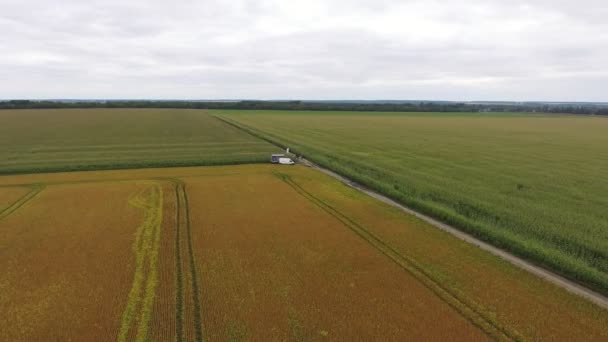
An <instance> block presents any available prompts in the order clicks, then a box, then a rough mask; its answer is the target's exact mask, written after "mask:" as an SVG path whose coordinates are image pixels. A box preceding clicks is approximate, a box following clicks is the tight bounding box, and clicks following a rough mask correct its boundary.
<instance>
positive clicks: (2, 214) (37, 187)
mask: <svg viewBox="0 0 608 342" xmlns="http://www.w3.org/2000/svg"><path fill="white" fill-rule="evenodd" d="M28 186H29V187H30V188H31V190H30V191H29V192H28V193H27V194H25V195H23V196H22V197H21V198H19V199H18V200H17V201H15V202H14V203H13V204H11V205H9V206H8V207H7V208H5V209H4V210H2V211H0V220H2V219H4V218H6V217H7V216H9V215H10V214H12V213H14V212H15V211H17V210H18V209H19V208H21V207H22V206H23V205H24V204H26V203H27V202H29V201H30V200H32V199H33V198H34V197H36V195H38V194H39V193H40V192H41V191H42V190H44V188H45V185H44V184H29V185H28Z"/></svg>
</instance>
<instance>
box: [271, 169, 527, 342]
mask: <svg viewBox="0 0 608 342" xmlns="http://www.w3.org/2000/svg"><path fill="white" fill-rule="evenodd" d="M274 174H275V176H277V177H278V178H279V179H281V180H282V181H283V182H285V183H286V184H287V185H289V186H290V187H291V188H293V189H294V190H295V191H296V192H297V193H298V194H299V195H301V196H303V197H304V198H306V199H307V200H308V201H310V202H311V203H312V204H314V205H315V206H317V207H319V208H320V209H322V210H323V211H325V212H326V213H328V214H329V215H331V216H333V217H334V218H336V219H337V220H338V221H340V222H341V223H342V224H343V225H345V226H346V227H347V228H349V229H350V230H352V231H353V232H354V233H355V234H357V235H358V236H359V237H360V238H362V239H363V240H365V241H366V242H367V243H368V244H370V245H371V247H373V248H375V249H376V250H378V251H379V252H380V253H382V254H383V255H385V256H386V257H388V258H389V259H391V261H393V262H395V263H396V264H397V265H398V266H399V267H400V268H402V269H403V270H405V271H407V272H409V273H410V274H411V275H412V276H413V277H414V278H416V279H417V280H418V281H420V282H421V283H422V284H423V285H424V286H425V287H426V288H428V289H429V290H431V291H432V292H433V293H434V294H435V295H437V296H438V297H439V298H440V299H441V300H442V301H443V302H445V303H446V304H448V305H449V306H451V307H452V308H453V309H454V310H456V311H457V312H458V313H459V314H460V315H462V316H463V317H464V318H465V319H467V320H468V321H469V322H471V323H472V324H473V325H475V326H477V327H478V328H479V329H481V330H482V331H483V332H485V333H486V334H487V335H488V336H490V337H492V338H493V339H495V340H500V341H520V340H522V337H521V336H519V334H517V333H516V332H513V331H511V330H510V329H509V328H507V327H505V326H503V325H501V324H500V323H499V322H497V321H496V320H495V319H493V318H492V317H491V316H490V315H488V314H487V313H486V312H485V311H484V308H483V307H481V306H480V305H478V304H476V303H474V302H472V301H470V300H468V299H467V298H465V297H463V296H459V295H458V294H457V293H455V292H454V291H452V290H450V289H449V288H447V287H445V286H443V285H442V284H441V283H440V282H438V281H437V280H435V279H434V278H433V277H432V276H431V275H430V274H428V272H426V271H425V270H424V268H423V267H421V266H420V265H418V263H417V262H416V261H415V260H413V259H411V258H410V257H408V256H406V255H403V254H402V253H400V252H398V251H396V250H395V249H394V248H392V247H391V246H390V245H388V244H387V243H385V242H384V241H382V240H381V239H380V238H379V237H377V236H376V235H374V234H373V233H372V232H370V231H369V230H368V229H367V228H365V227H364V226H362V225H361V224H359V223H357V222H356V221H354V220H353V219H351V218H350V217H348V216H347V215H345V214H343V213H342V212H340V211H339V210H337V209H335V208H334V207H332V206H331V205H329V204H328V203H326V202H325V201H323V200H321V199H319V198H318V197H316V196H315V195H313V194H311V193H310V192H308V191H307V190H306V189H304V188H302V186H300V185H299V184H298V183H296V182H295V181H294V180H293V179H291V177H290V176H289V175H287V174H283V173H279V172H274Z"/></svg>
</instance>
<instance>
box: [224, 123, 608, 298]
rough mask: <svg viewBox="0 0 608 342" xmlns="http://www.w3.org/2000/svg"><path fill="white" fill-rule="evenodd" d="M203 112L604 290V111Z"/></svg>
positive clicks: (607, 282) (607, 279)
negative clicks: (592, 113) (586, 113)
mask: <svg viewBox="0 0 608 342" xmlns="http://www.w3.org/2000/svg"><path fill="white" fill-rule="evenodd" d="M213 114H214V115H218V116H220V117H221V118H223V119H224V120H228V121H229V122H231V123H233V124H236V125H239V126H241V127H242V128H244V129H246V130H249V131H250V132H252V133H253V134H256V135H259V136H262V137H264V138H266V139H268V140H270V141H274V142H277V143H279V144H282V145H285V146H289V147H291V149H292V151H294V152H296V153H299V154H303V155H304V156H306V157H307V158H309V159H311V160H312V161H315V162H317V163H319V164H321V165H323V166H326V167H328V168H331V169H333V170H335V171H337V172H339V173H341V174H343V175H346V176H349V177H351V178H352V179H354V180H355V181H357V182H360V183H362V184H365V185H367V186H369V187H371V188H373V189H376V190H378V191H380V192H382V193H385V194H387V195H389V196H390V197H392V198H394V199H397V200H399V201H401V202H402V203H404V204H406V205H408V206H410V207H413V208H415V209H418V210H420V211H423V212H425V213H427V214H430V215H432V216H434V217H437V218H439V219H441V220H443V221H445V222H448V223H450V224H453V225H455V226H457V227H459V228H461V229H462V230H464V231H467V232H469V233H472V234H474V235H476V236H478V237H480V238H482V239H484V240H486V241H490V242H491V243H493V244H494V245H497V246H499V247H502V248H505V249H508V250H510V251H512V252H514V253H516V254H518V255H521V256H524V257H526V258H528V259H530V260H532V261H534V262H536V263H538V264H541V265H544V266H545V267H548V268H552V269H554V270H556V271H558V272H560V273H562V274H564V275H566V276H568V277H570V278H573V279H576V280H577V281H579V282H583V283H585V284H587V285H588V286H591V287H593V288H595V289H598V290H600V291H602V292H604V293H608V195H607V194H608V177H606V175H607V174H608V134H607V132H608V119H606V118H596V117H578V116H543V115H521V114H520V115H514V114H489V115H482V114H473V113H471V114H429V113H425V114H417V113H408V114H399V113H348V112H340V113H336V112H333V113H332V112H315V113H310V112H271V111H259V112H253V111H243V112H238V111H215V112H213Z"/></svg>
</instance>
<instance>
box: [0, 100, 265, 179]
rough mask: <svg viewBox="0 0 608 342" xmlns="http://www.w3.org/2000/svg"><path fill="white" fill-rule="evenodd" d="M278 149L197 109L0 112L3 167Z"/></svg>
mask: <svg viewBox="0 0 608 342" xmlns="http://www.w3.org/2000/svg"><path fill="white" fill-rule="evenodd" d="M275 150H276V149H275V148H274V147H273V146H272V145H270V144H268V143H266V142H264V141H261V140H259V139H255V138H252V137H251V136H250V135H248V134H244V133H243V132H241V131H239V130H237V129H235V128H233V127H231V126H229V125H226V124H225V123H222V122H221V121H219V120H217V119H215V118H213V117H210V116H209V115H207V114H206V112H204V111H200V110H199V111H196V110H175V109H57V110H3V111H0V174H11V173H32V172H50V171H69V170H94V169H117V168H134V167H159V166H186V165H216V164H236V163H253V162H262V161H266V160H268V154H269V153H271V152H272V151H275Z"/></svg>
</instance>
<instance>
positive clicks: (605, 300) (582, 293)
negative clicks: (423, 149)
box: [212, 115, 608, 309]
mask: <svg viewBox="0 0 608 342" xmlns="http://www.w3.org/2000/svg"><path fill="white" fill-rule="evenodd" d="M212 116H213V117H215V118H217V119H218V120H221V121H224V122H226V123H227V124H229V125H232V126H234V127H236V128H240V129H241V130H243V132H246V133H249V134H251V135H252V136H254V137H257V138H259V139H263V140H265V141H267V142H269V143H271V144H273V145H275V146H277V147H280V148H281V149H285V146H284V145H283V144H282V143H280V142H278V141H277V140H275V139H272V138H268V137H265V136H263V135H262V134H261V133H258V132H256V131H255V129H253V128H251V127H249V126H247V125H244V124H241V123H237V122H235V121H234V120H231V119H228V118H225V117H220V116H218V115H212ZM292 152H294V153H296V151H292ZM300 162H301V163H302V164H303V165H306V166H308V167H311V168H313V169H315V170H317V171H320V172H323V173H325V174H326V175H328V176H330V177H332V178H335V179H337V180H338V181H340V182H342V183H344V184H345V185H347V186H349V187H351V188H353V189H355V190H358V191H360V192H362V193H364V194H366V195H368V196H370V197H372V198H375V199H376V200H379V201H381V202H384V203H385V204H388V205H390V206H392V207H395V208H397V209H399V210H401V211H403V212H405V213H407V214H410V215H412V216H415V217H417V218H418V219H420V220H422V221H425V222H426V223H428V224H430V225H432V226H434V227H436V228H438V229H440V230H443V231H445V232H447V233H450V234H451V235H453V236H455V237H456V238H458V239H460V240H462V241H465V242H467V243H469V244H472V245H474V246H476V247H478V248H480V249H482V250H484V251H486V252H488V253H490V254H493V255H495V256H497V257H499V258H501V259H503V260H505V261H507V262H509V263H510V264H512V265H514V266H516V267H518V268H520V269H523V270H525V271H527V272H529V273H532V274H534V275H535V276H537V277H540V278H541V279H544V280H546V281H548V282H550V283H552V284H554V285H556V286H558V287H561V288H563V289H565V290H566V291H568V292H570V293H572V294H574V295H577V296H579V297H582V298H584V299H586V300H588V301H590V302H592V303H593V304H595V305H597V306H599V307H601V308H603V309H608V296H606V295H604V294H602V293H600V292H598V291H595V290H593V289H592V288H590V287H588V286H585V285H583V284H582V283H580V282H577V281H576V280H572V279H570V278H567V277H565V276H563V275H561V274H559V273H557V272H555V271H552V270H549V269H548V268H545V267H543V266H539V265H537V264H535V263H533V262H531V261H528V260H526V259H524V258H522V257H519V256H517V255H515V254H513V253H511V252H508V251H507V250H504V249H501V248H499V247H496V246H494V245H492V244H490V243H487V242H485V241H482V240H480V239H478V238H476V237H474V236H473V235H471V234H469V233H466V232H464V231H462V230H460V229H457V228H455V227H453V226H451V225H449V224H446V223H443V222H441V221H440V220H437V219H435V218H433V217H431V216H429V215H426V214H423V213H421V212H419V211H416V210H414V209H412V208H410V207H407V206H406V205H403V204H401V203H399V202H397V201H395V200H393V199H391V198H390V197H388V196H385V195H383V194H381V193H379V192H377V191H375V190H371V189H370V188H368V187H366V186H364V185H362V184H359V183H356V182H354V181H353V180H351V179H349V178H347V177H345V176H342V175H340V174H339V173H337V172H334V171H332V170H330V169H327V168H325V167H323V166H320V165H318V164H315V163H313V162H311V161H310V160H308V159H306V158H304V157H303V156H302V157H301V159H300Z"/></svg>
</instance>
